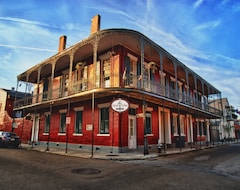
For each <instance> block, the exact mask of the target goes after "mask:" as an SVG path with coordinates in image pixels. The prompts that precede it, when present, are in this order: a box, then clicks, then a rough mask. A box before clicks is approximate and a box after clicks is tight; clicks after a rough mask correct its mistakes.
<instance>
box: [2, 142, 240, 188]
mask: <svg viewBox="0 0 240 190" xmlns="http://www.w3.org/2000/svg"><path fill="white" fill-rule="evenodd" d="M239 166H240V144H230V145H224V146H220V147H216V148H211V149H205V150H200V151H193V152H189V153H184V154H178V155H171V156H166V157H157V158H151V159H146V160H130V161H112V160H99V159H90V158H89V159H84V158H78V157H70V156H64V155H56V154H49V153H45V152H39V151H33V150H25V149H6V148H0V172H1V175H2V176H1V180H0V189H8V190H11V189H15V190H18V189H24V190H28V189H52V190H55V189H62V190H67V189H69V190H70V189H126V190H128V189H130V190H131V189H164V190H165V189H166V190H168V189H185V190H186V189H195V190H198V189H201V190H203V189H208V190H209V189H214V190H215V189H218V190H221V189H228V190H231V189H239V187H240V170H239Z"/></svg>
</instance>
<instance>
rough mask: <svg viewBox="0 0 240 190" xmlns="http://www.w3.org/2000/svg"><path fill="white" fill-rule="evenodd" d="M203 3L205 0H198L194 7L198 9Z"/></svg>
mask: <svg viewBox="0 0 240 190" xmlns="http://www.w3.org/2000/svg"><path fill="white" fill-rule="evenodd" d="M202 3H203V0H197V1H196V2H195V3H194V4H193V8H194V9H197V8H198V7H199V6H200V5H201V4H202Z"/></svg>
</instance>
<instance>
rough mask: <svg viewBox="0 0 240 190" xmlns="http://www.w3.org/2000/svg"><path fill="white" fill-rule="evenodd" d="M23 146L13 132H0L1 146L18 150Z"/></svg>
mask: <svg viewBox="0 0 240 190" xmlns="http://www.w3.org/2000/svg"><path fill="white" fill-rule="evenodd" d="M20 144H21V139H20V137H19V136H18V135H16V134H15V133H13V132H6V131H0V146H1V147H14V148H18V147H19V145H20Z"/></svg>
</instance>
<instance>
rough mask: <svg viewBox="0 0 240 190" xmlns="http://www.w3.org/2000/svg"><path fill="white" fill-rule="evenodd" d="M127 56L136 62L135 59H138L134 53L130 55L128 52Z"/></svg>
mask: <svg viewBox="0 0 240 190" xmlns="http://www.w3.org/2000/svg"><path fill="white" fill-rule="evenodd" d="M127 56H128V57H129V58H130V60H133V61H135V62H137V60H138V58H137V57H135V56H134V55H132V54H130V53H128V54H127Z"/></svg>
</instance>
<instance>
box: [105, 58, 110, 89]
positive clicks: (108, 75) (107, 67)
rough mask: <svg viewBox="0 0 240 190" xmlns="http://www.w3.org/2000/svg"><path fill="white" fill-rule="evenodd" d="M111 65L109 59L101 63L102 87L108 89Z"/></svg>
mask: <svg viewBox="0 0 240 190" xmlns="http://www.w3.org/2000/svg"><path fill="white" fill-rule="evenodd" d="M110 74H111V64H110V59H107V60H104V61H103V84H104V87H110Z"/></svg>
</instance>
